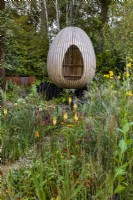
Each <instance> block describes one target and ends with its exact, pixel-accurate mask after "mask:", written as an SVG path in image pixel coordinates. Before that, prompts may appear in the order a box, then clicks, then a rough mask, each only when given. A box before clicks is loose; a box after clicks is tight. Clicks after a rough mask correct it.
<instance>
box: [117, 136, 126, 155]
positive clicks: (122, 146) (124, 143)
mask: <svg viewBox="0 0 133 200" xmlns="http://www.w3.org/2000/svg"><path fill="white" fill-rule="evenodd" d="M118 146H119V148H120V149H121V151H122V153H124V152H125V151H126V150H127V144H126V142H125V140H123V139H122V140H120V142H119V145H118Z"/></svg>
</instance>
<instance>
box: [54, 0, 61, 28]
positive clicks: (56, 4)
mask: <svg viewBox="0 0 133 200" xmlns="http://www.w3.org/2000/svg"><path fill="white" fill-rule="evenodd" d="M55 9H56V20H57V27H58V31H60V20H59V6H58V0H56V1H55Z"/></svg>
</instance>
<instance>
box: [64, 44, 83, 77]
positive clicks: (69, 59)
mask: <svg viewBox="0 0 133 200" xmlns="http://www.w3.org/2000/svg"><path fill="white" fill-rule="evenodd" d="M62 69H63V77H64V78H65V79H67V80H79V79H81V77H82V75H83V70H84V63H83V57H82V54H81V52H80V50H79V48H78V47H77V46H76V45H71V46H70V47H69V48H68V49H67V51H66V53H65V56H64V59H63V66H62Z"/></svg>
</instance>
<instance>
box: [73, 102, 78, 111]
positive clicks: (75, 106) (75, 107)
mask: <svg viewBox="0 0 133 200" xmlns="http://www.w3.org/2000/svg"><path fill="white" fill-rule="evenodd" d="M73 108H74V111H76V110H77V104H76V103H74V106H73Z"/></svg>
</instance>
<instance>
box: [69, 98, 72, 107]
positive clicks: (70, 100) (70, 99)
mask: <svg viewBox="0 0 133 200" xmlns="http://www.w3.org/2000/svg"><path fill="white" fill-rule="evenodd" d="M68 102H69V105H71V103H72V98H71V97H69V98H68Z"/></svg>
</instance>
